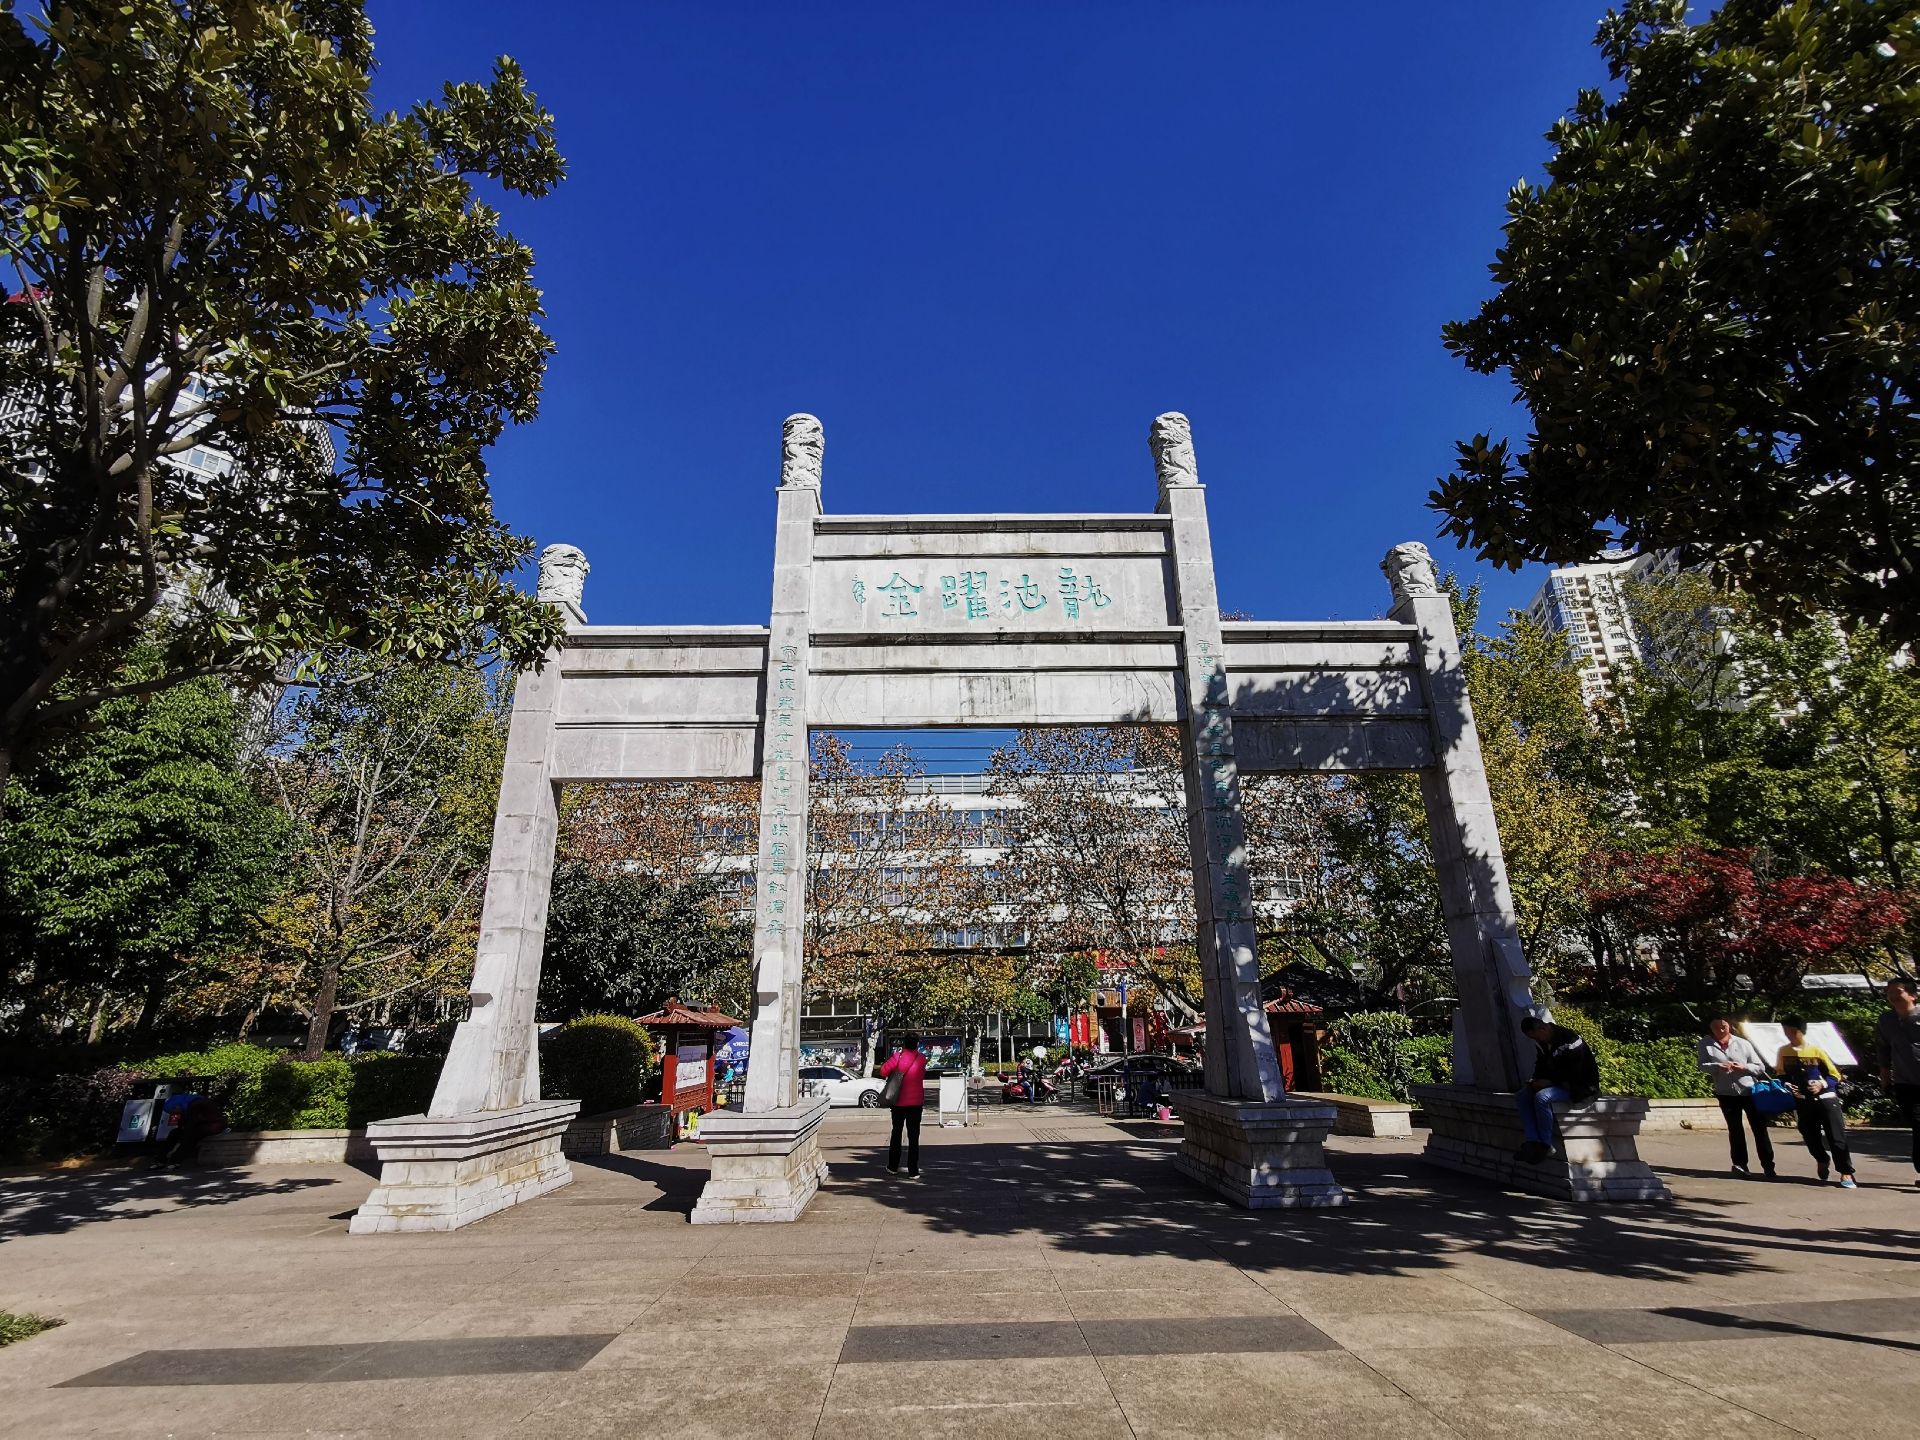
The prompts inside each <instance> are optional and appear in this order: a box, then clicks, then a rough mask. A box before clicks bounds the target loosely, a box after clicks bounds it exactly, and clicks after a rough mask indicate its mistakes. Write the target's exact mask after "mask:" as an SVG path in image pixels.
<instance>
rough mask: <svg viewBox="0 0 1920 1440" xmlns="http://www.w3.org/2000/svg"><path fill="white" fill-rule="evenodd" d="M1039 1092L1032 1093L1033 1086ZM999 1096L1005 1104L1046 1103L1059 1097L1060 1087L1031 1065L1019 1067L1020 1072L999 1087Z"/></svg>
mask: <svg viewBox="0 0 1920 1440" xmlns="http://www.w3.org/2000/svg"><path fill="white" fill-rule="evenodd" d="M1036 1085H1037V1086H1038V1087H1039V1093H1038V1094H1037V1095H1036V1094H1035V1093H1034V1088H1035V1086H1036ZM1000 1098H1001V1099H1002V1100H1004V1101H1006V1103H1007V1104H1009V1105H1012V1104H1016V1103H1018V1104H1022V1105H1047V1104H1051V1103H1052V1102H1053V1101H1055V1100H1058V1099H1059V1098H1060V1087H1059V1086H1058V1085H1056V1084H1054V1083H1053V1082H1052V1081H1051V1080H1049V1079H1047V1077H1046V1076H1044V1075H1041V1074H1038V1073H1037V1072H1036V1071H1035V1070H1034V1068H1033V1067H1032V1066H1031V1065H1023V1066H1021V1067H1020V1073H1019V1074H1018V1075H1015V1076H1014V1077H1013V1079H1011V1080H1009V1081H1007V1083H1006V1084H1005V1085H1003V1086H1001V1087H1000Z"/></svg>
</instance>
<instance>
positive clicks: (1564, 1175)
mask: <svg viewBox="0 0 1920 1440" xmlns="http://www.w3.org/2000/svg"><path fill="white" fill-rule="evenodd" d="M1413 1098H1414V1102H1415V1103H1416V1104H1417V1105H1419V1106H1420V1108H1421V1109H1422V1110H1423V1111H1425V1113H1426V1119H1427V1124H1428V1126H1429V1127H1430V1133H1429V1135H1428V1139H1427V1148H1426V1151H1425V1155H1424V1158H1425V1159H1426V1160H1427V1161H1428V1162H1429V1163H1430V1164H1434V1165H1438V1166H1441V1167H1442V1168H1444V1169H1447V1170H1457V1171H1459V1172H1460V1173H1461V1174H1463V1175H1478V1176H1480V1177H1481V1178H1482V1179H1486V1180H1491V1181H1493V1182H1494V1183H1495V1184H1498V1185H1503V1186H1506V1187H1507V1188H1509V1189H1513V1190H1525V1191H1528V1192H1529V1193H1531V1194H1535V1195H1549V1196H1552V1197H1554V1198H1555V1199H1559V1200H1578V1201H1598V1200H1671V1199H1672V1198H1673V1192H1672V1191H1670V1190H1668V1189H1667V1186H1666V1182H1665V1181H1663V1180H1661V1178H1660V1177H1659V1176H1658V1175H1656V1174H1654V1172H1653V1170H1652V1168H1651V1167H1650V1166H1648V1165H1647V1164H1646V1163H1645V1162H1644V1161H1643V1160H1641V1159H1640V1152H1639V1149H1638V1147H1637V1145H1636V1144H1635V1137H1637V1136H1638V1135H1639V1133H1640V1124H1641V1122H1642V1121H1643V1120H1644V1119H1645V1118H1646V1114H1647V1102H1646V1101H1645V1100H1642V1099H1640V1098H1638V1097H1637V1096H1631V1095H1602V1096H1600V1097H1598V1098H1597V1099H1593V1100H1589V1101H1586V1102H1584V1103H1583V1104H1580V1105H1556V1106H1554V1107H1553V1109H1554V1114H1555V1116H1557V1117H1558V1119H1559V1126H1560V1135H1561V1141H1562V1145H1563V1147H1564V1149H1565V1151H1566V1158H1565V1159H1564V1160H1561V1159H1552V1160H1549V1161H1547V1162H1546V1163H1544V1164H1539V1165H1529V1164H1527V1163H1525V1162H1524V1161H1522V1160H1520V1159H1518V1158H1516V1152H1517V1151H1518V1150H1519V1148H1520V1143H1521V1141H1523V1140H1524V1139H1525V1138H1526V1132H1525V1131H1524V1130H1523V1129H1522V1128H1521V1125H1520V1111H1519V1107H1518V1105H1517V1104H1516V1102H1515V1098H1514V1096H1513V1094H1512V1093H1511V1092H1502V1091H1489V1090H1470V1089H1468V1088H1466V1087H1465V1086H1457V1085H1416V1086H1415V1087H1414V1091H1413Z"/></svg>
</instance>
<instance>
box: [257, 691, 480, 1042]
mask: <svg viewBox="0 0 1920 1440" xmlns="http://www.w3.org/2000/svg"><path fill="white" fill-rule="evenodd" d="M505 722H506V717H505V713H504V707H503V706H502V704H501V703H500V702H499V698H498V697H496V696H495V695H494V694H493V693H492V692H491V691H490V690H489V688H488V686H487V683H486V680H485V678H484V677H483V676H482V675H481V674H480V673H479V672H478V671H475V670H471V669H466V668H461V667H455V666H450V665H437V664H433V665H400V666H391V667H386V668H382V669H380V670H377V671H375V672H374V673H372V674H371V675H368V676H365V677H347V676H329V677H327V678H324V679H322V680H321V681H320V682H319V683H318V684H317V685H315V686H313V687H311V688H309V689H306V690H304V691H298V692H294V693H293V694H292V695H290V696H289V697H288V699H287V700H286V701H285V702H284V704H283V706H282V709H281V712H280V715H279V731H280V733H279V735H278V737H277V738H276V742H275V743H274V744H273V745H272V746H271V747H270V748H269V750H268V752H267V753H266V755H265V756H264V757H263V759H262V761H261V766H262V770H263V775H264V783H265V785H266V787H267V789H268V793H269V794H271V795H272V796H273V797H274V798H275V799H276V800H277V801H278V803H279V806H280V808H281V810H282V811H283V812H284V814H285V816H286V819H287V823H288V825H289V828H290V830H291V833H292V852H293V853H292V865H291V867H290V872H289V875H288V881H289V883H288V885H287V888H286V889H285V890H284V891H283V892H282V893H281V895H280V896H279V897H278V898H277V899H276V900H275V901H274V902H273V903H272V904H271V905H269V906H268V907H267V909H266V911H265V912H264V915H263V920H262V925H263V928H264V929H265V931H266V932H267V938H266V941H265V944H266V947H267V948H268V950H269V951H270V952H272V958H271V960H270V961H269V963H267V964H264V965H263V966H262V967H261V972H262V979H263V980H269V981H278V983H280V984H281V985H283V986H284V988H283V990H282V991H281V993H280V994H279V996H277V997H276V998H279V999H283V1000H285V1001H287V1002H290V1003H292V1004H294V1005H296V1006H297V1007H298V1008H300V1009H301V1010H303V1011H305V1012H306V1015H307V1017H308V1027H307V1044H306V1053H307V1054H308V1055H310V1056H311V1055H318V1054H319V1053H320V1052H321V1051H322V1050H324V1049H325V1048H326V1045H327V1041H328V1037H329V1035H330V1033H331V1030H332V1028H333V1026H334V1023H335V1019H336V1017H337V1016H339V1015H342V1014H348V1015H351V1014H367V1013H378V1012H379V1011H380V1010H381V1009H382V1008H385V1007H391V1006H392V1004H393V1003H394V1002H395V1001H396V1000H401V999H403V998H404V999H411V998H416V997H422V996H426V995H431V994H435V993H439V992H453V991H457V990H461V989H464V988H465V984H466V981H467V979H468V977H469V976H470V975H471V974H472V966H473V959H474V945H475V940H476V938H477V935H478V933H479V918H480V892H481V885H482V882H483V881H484V879H485V877H486V864H487V850H488V843H489V837H490V835H491V831H492V820H493V809H494V801H495V799H496V797H497V795H498V792H499V784H500V764H501V760H502V758H503V756H504V754H505V749H506V723H505Z"/></svg>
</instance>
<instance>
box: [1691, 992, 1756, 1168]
mask: <svg viewBox="0 0 1920 1440" xmlns="http://www.w3.org/2000/svg"><path fill="white" fill-rule="evenodd" d="M1700 1068H1701V1069H1702V1070H1704V1071H1706V1072H1707V1078H1708V1079H1709V1080H1711V1081H1712V1082H1713V1094H1714V1098H1715V1099H1717V1100H1719V1102H1720V1113H1721V1114H1722V1115H1724V1116H1726V1117H1727V1149H1728V1150H1729V1151H1731V1152H1732V1156H1733V1173H1734V1174H1736V1175H1750V1174H1752V1173H1753V1172H1752V1171H1750V1170H1749V1169H1747V1136H1746V1131H1745V1130H1744V1129H1742V1128H1741V1121H1742V1119H1744V1120H1745V1122H1746V1124H1747V1125H1748V1126H1750V1127H1751V1128H1752V1130H1753V1148H1754V1149H1756V1150H1758V1151H1759V1152H1760V1171H1761V1173H1762V1174H1763V1175H1765V1176H1766V1177H1767V1179H1769V1180H1771V1179H1773V1178H1774V1169H1773V1139H1772V1137H1771V1136H1769V1135H1768V1134H1767V1117H1766V1116H1765V1115H1762V1114H1761V1113H1760V1112H1759V1110H1758V1109H1756V1108H1755V1107H1754V1103H1753V1082H1754V1081H1756V1080H1763V1079H1765V1078H1766V1074H1767V1062H1766V1061H1765V1060H1763V1059H1762V1058H1761V1056H1760V1052H1759V1051H1758V1050H1757V1049H1755V1048H1754V1046H1753V1042H1752V1041H1750V1040H1748V1039H1746V1038H1745V1037H1744V1036H1740V1035H1736V1034H1734V1033H1733V1022H1732V1021H1731V1020H1729V1019H1727V1017H1726V1016H1724V1015H1716V1016H1715V1017H1714V1018H1713V1019H1712V1020H1710V1021H1709V1022H1708V1023H1707V1033H1706V1034H1705V1035H1704V1036H1702V1037H1701V1040H1700Z"/></svg>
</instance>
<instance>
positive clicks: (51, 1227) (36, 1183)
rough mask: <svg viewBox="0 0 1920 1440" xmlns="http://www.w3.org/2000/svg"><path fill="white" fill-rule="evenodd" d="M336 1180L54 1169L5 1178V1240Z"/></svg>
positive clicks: (0, 1227)
mask: <svg viewBox="0 0 1920 1440" xmlns="http://www.w3.org/2000/svg"><path fill="white" fill-rule="evenodd" d="M338 1183H339V1182H338V1181H337V1180H334V1179H331V1178H328V1177H322V1176H314V1177H312V1178H308V1179H294V1178H288V1179H279V1180H260V1179H253V1178H250V1177H249V1176H248V1173H247V1172H246V1171H244V1170H225V1169H209V1170H186V1171H179V1170H148V1169H129V1168H124V1167H115V1168H112V1169H100V1170H84V1171H72V1170H50V1171H44V1172H41V1173H37V1174H27V1175H19V1174H15V1175H8V1176H4V1177H0V1242H4V1241H7V1240H16V1239H19V1238H20V1237H21V1236H24V1235H59V1234H62V1233H64V1232H65V1231H68V1230H72V1229H75V1228H77V1227H79V1226H81V1225H89V1224H93V1223H95V1222H98V1221H102V1220H143V1219H146V1218H147V1217H149V1216H153V1215H161V1214H165V1213H167V1212H168V1211H170V1210H179V1209H194V1208H198V1207H200V1206H204V1205H231V1204H233V1203H234V1202H235V1201H237V1200H253V1199H257V1198H259V1197H261V1196H265V1195H292V1194H295V1193H298V1192H299V1191H302V1190H311V1189H313V1188H315V1187H316V1186H321V1185H336V1184H338Z"/></svg>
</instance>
